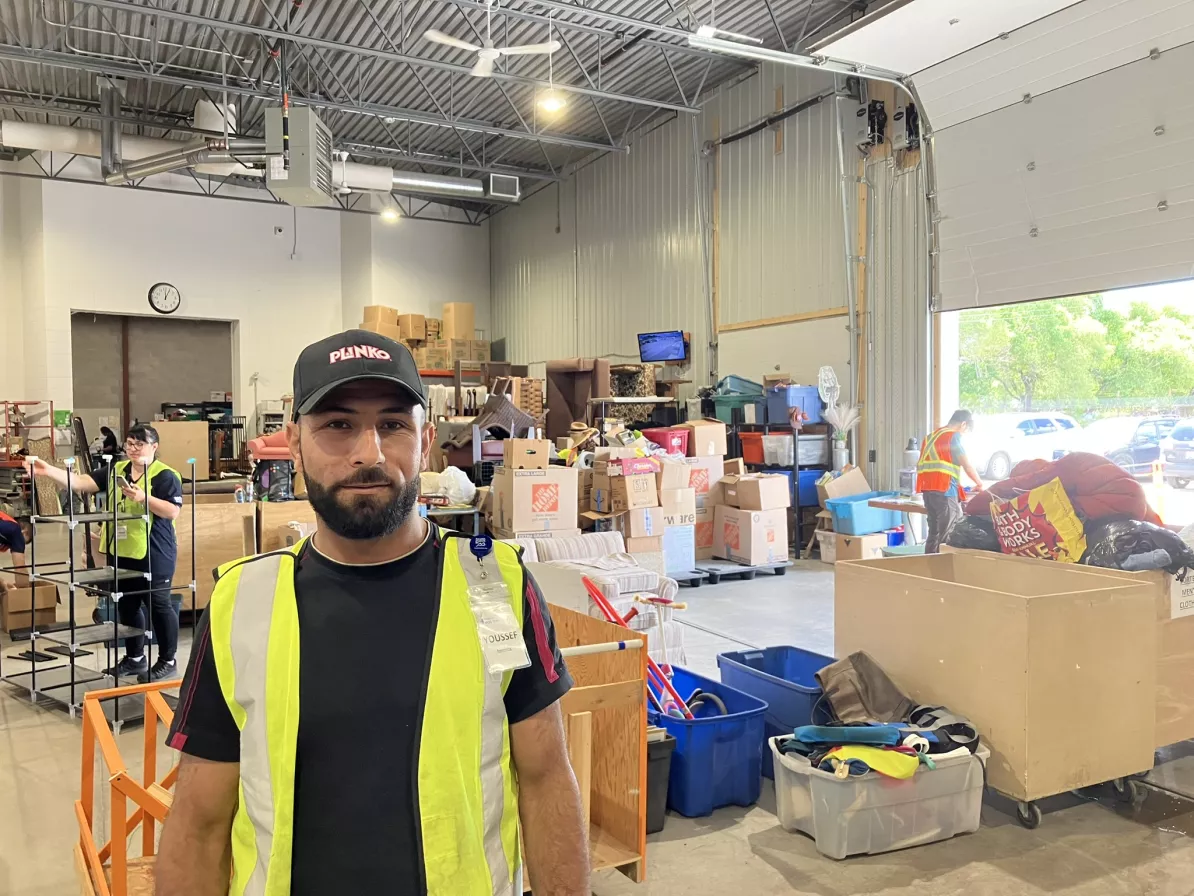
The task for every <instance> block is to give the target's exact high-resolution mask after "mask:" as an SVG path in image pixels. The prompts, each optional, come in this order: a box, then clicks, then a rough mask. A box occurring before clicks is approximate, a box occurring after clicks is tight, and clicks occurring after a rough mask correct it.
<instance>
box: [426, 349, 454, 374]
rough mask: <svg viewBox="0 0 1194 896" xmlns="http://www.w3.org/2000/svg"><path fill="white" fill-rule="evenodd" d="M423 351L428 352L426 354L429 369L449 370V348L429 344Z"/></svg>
mask: <svg viewBox="0 0 1194 896" xmlns="http://www.w3.org/2000/svg"><path fill="white" fill-rule="evenodd" d="M423 351H424V352H426V353H427V354H426V355H425V357H426V359H427V367H426V369H427V370H447V369H448V368H449V366H450V365H449V364H448V361H449V357H448V350H447V349H446V348H440V347H439V346H431V345H428V346H427V348H425V349H423Z"/></svg>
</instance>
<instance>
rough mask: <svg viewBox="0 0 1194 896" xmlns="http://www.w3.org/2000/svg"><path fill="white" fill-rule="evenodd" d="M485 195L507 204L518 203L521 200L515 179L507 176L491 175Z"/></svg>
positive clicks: (518, 185)
mask: <svg viewBox="0 0 1194 896" xmlns="http://www.w3.org/2000/svg"><path fill="white" fill-rule="evenodd" d="M486 195H488V196H489V197H490V198H493V199H503V200H505V201H507V202H518V200H519V199H521V198H522V193H521V191H520V184H519V182H518V178H517V177H512V176H511V175H509V174H491V175H489V183H488V185H487V189H486Z"/></svg>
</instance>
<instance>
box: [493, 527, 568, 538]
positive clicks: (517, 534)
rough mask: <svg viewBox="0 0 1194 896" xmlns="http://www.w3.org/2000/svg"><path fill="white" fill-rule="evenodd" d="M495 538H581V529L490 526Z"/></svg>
mask: <svg viewBox="0 0 1194 896" xmlns="http://www.w3.org/2000/svg"><path fill="white" fill-rule="evenodd" d="M490 532H492V533H493V537H494V538H501V539H503V540H505V541H513V540H514V539H515V538H579V537H580V529H550V530H547V529H526V530H523V531H519V530H516V529H502V528H500V527H497V526H494V527H491V528H490Z"/></svg>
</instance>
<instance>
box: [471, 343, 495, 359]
mask: <svg viewBox="0 0 1194 896" xmlns="http://www.w3.org/2000/svg"><path fill="white" fill-rule="evenodd" d="M468 345H469V351H468V356H469V360H470V361H488V360H490V358H491V357H492V355H491V352H490V350H489V340H488V339H470V340H469V344H468Z"/></svg>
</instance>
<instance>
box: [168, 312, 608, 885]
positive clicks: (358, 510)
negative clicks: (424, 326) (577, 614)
mask: <svg viewBox="0 0 1194 896" xmlns="http://www.w3.org/2000/svg"><path fill="white" fill-rule="evenodd" d="M366 349H372V350H373V351H372V354H366V357H368V358H371V359H373V360H381V361H389V360H390V359H391V358H400V360H401V363H399V364H396V365H394V364H384V363H378V364H375V365H372V366H368V367H363V366H362V365H354V364H352V363H351V362H350V361H345V362H343V363H339V364H338V363H336V359H337V355H338V354H339V353H345V352H348V353H349V354H348V355H341V358H343V357H348V358H351V357H352V355H351V352H352V351H354V350H359V352H360V353H365V352H366ZM378 352H380V353H381V354H384V356H385V357H384V358H380V359H379V357H378ZM329 356H330V357H331V358H332V359H333V361H332V362H331V363H329V361H328V358H329ZM358 357H359V354H358ZM308 366H314V368H315V373H314V374H313V375H311V376H308V375H304V374H305V372H306V371H307V368H308ZM312 376H314V377H316V378H320V379H322V381H323V383H324V385H323V387H322V388H314V389H313V388H312V387H311V385H310V383H309V381H310V379H311V378H312ZM294 394H295V408H296V417H297V420H296V422H294V423H291V424H290V425H289V427H288V432H289V435H290V447H291V452H292V454H293V455H294V457H295V463H296V466H297V467H298V468H299V469H300V470H301V471H302V472H303V474H304V475H305V477H306V482H307V490H308V495H309V497H310V500H311V504H312V506H313V508H314V509H315V511H316V515H317V516H318V519H319V526H318V530H317V531H316V533H315V535H314V536H312V538H310V539H309V540H307V541H305V542H303V543H302V544H301V545H300V546H299V547H298V549H297V556H296V557H295V559H294V561H293V564H292V567H291V565H289V564H288V565H287V566H285V567H280V568H281V569H283V572H282V573H281V575H287V574H288V573H287V572H285V570H286V569H289V568H293V589H294V590H293V599H294V602H295V605H296V608H297V616H298V638H299V645H298V648H297V653H298V655H299V656H300V657H301V661H300V662H298V663H297V669H298V682H297V684H298V694H299V697H298V700H299V705H300V712H299V718H298V731H297V747H296V753H295V759H294V768H293V772H292V774H293V813H292V820H291V821H290V828H289V831H283V830H278V829H275V830H273V832H272V838H273V843H274V844H275V847H274V849H275V850H276V849H277V848H278V847H277V844H278V841H279V839H284V838H286V837H287V836H288V835H289V838H290V839H289V841H288V843H287V846H289V855H290V868H289V869H288V870H289V874H288V875H286V876H287V878H288V880H287V884H286V886H285V888H283V889H278V890H276V891H275V890H274V886H275V884H274V883H269V884H267V886H268V888H269V892H271V893H273V892H279V893H282V892H285V893H290V894H300V896H327V894H331V893H369V894H373V893H376V894H395V896H414V894H419V896H422V894H426V893H428V892H429V882H428V879H427V877H428V875H427V873H426V870H425V861H424V860H425V855H424V849H425V848H426V847H427V846H428V844H427V843H425V842H424V838H423V835H422V831H423V828H424V827H425V824H424V822H425V821H426V819H424V818H422V813H421V811H420V808H421V795H420V788H421V786H422V785H421V781H422V779H421V777H420V775H419V770H420V769H421V767H422V766H421V763H420V752H421V748H425V747H426V746H427V744H426V743H424V742H423V741H422V740H421V736H420V731H421V725H422V722H423V718H424V716H423V713H424V707H425V705H427V704H428V702H429V697H428V693H427V684H426V683H427V681H428V673H427V668H428V664H429V662H430V659H431V655H432V647H433V643H438V640H439V639H440V638H441V637H442V632H438V631H437V626H443V625H445V624H447V623H445V618H447V617H445V616H443V615H442V614H441V610H440V605H441V598H440V589H441V587H442V586H441V577H442V576H443V575H444V572H443V570H444V561H445V559H446V552H449V551H451V552H455V551H457V550H458V546H459V544H460V540H461V538H460V536H457V535H455V534H449V533H444V532H442V531H441V530H439V529H437V528H436V527H434V526H431V525H429V524H428V523H427V521H426V520H424V519H422V518H421V517H420V516H418V514H416V513H415V512H414V507H415V503H416V501H417V498H418V476H419V471H420V469H422V467H423V465H424V464H425V463H426V460H427V454H428V451H429V449H430V445H431V441H432V438H433V435H434V429H433V427H432V426H431V425H429V424H428V423H426V421H425V416H424V415H425V401H426V399H425V395H424V392H423V387H422V382H421V380H420V379H419V377H418V372H417V370H416V369H415V367H414V362H413V359H411V358H410V354H409V352H408V351H407V350H406V349H405V348H404V347H402V346H400V345H398V344H397V343H394V342H392V341H391V340H388V339H385V338H384V337H381V336H378V335H375V334H372V333H364V332H362V331H349V332H348V333H345V334H340V335H339V336H336V337H331V339H329V340H324V342H323V343H317V344H316V345H314V346H310V347H308V349H307V350H305V351H304V352H303V354H302V356H301V357H300V360H299V364H298V365H297V366H296V370H295V392H294ZM502 547H505V546H502ZM268 559H269V555H266V556H265V557H258V558H250V559H248V560H246V561H240V562H239V563H238V564H237V565H240V564H244V566H243V568H244V569H245V570H246V572H245V573H243V574H242V576H243V575H248V573H247V569H248V567H249V565H252V564H255V563H257V564H259V563H261V562H264V561H266V560H268ZM519 566H520V567H521V563H520V564H519ZM233 573H234V570H233V569H230V568H225V569H224V573H223V575H225V576H230V575H232V574H233ZM521 575H522V587H521V589H520V593H519V594H517V595H515V598H516V599H520V600H521V603H522V619H523V625H522V637H523V640H524V641H525V644H526V648H527V651H526V652H527V654H528V655H529V658H530V665H529V666H526V667H524V668H519V669H516V670H515V671H513V672H512V673H510V678H509V684H508V687H507V688H506V690H505V693H504V695H503V703H504V708H505V716H506V723H507V724H508V743H509V754H508V756H509V758H508V759H507V760H504V761H508V762H509V763H510V765H511V766H512V769H511V770H512V771H513V770H516V771H517V781H518V785H519V796H518V804H517V806H518V817H519V818H520V820H521V822H522V833H523V838H524V843H525V854H526V858H527V863H528V865H529V873H530V877H531V879H532V880H533V883H534V887H535V892H536V893H542V894H545V896H552V894H556V896H581V894H586V896H587V894H588V893H589V892H590V890H589V870H588V843H587V838H586V836H585V834H584V822H583V818H582V815H581V810H580V796H579V793H578V791H577V786H576V781H575V778H574V776H573V774H572V770H571V766H570V764H569V761H568V756H567V751H566V748H565V745H564V738H563V726H562V721H561V715H560V709H559V706H558V701H559V699H560V697H561V696H562V695H563V694H564V693H565V692H567V690H568V689H569V687H571V684H572V680H571V678H570V676H569V674H568V670H567V668H566V666H565V664H564V660H563V658H562V657H561V655H560V652H559V650H558V649H557V647H556V642H555V634H554V629H553V626H552V623H551V617H550V615H549V613H548V609H547V605H546V603H545V602H544V600H543V596H542V594H541V593H540V592H539V589H538V587H537V586H536V584H535V582H534V581H533V579H532V578H531V576H530V575H529V574H528V573H527V572H526V570H525V569H522V570H521ZM240 581H242V582H243V577H242V578H241V580H240ZM267 587H268V586H267ZM276 587H285V586H283V585H279V586H276ZM256 596H257V593H256V592H255V593H253V594H245V595H240V594H239V592H238V593H237V595H236V600H237V603H236V604H235V606H236V610H235V611H234V612H239V607H240V603H239V602H240V601H241V600H250V599H253V598H254V597H256ZM222 599H225V598H224V596H223V594H222V593H221V588H220V584H217V588H216V593H215V594H214V595H213V598H212V604H211V607H209V609H208V611H207V613H205V615H204V618H203V620H202V621H201V622H200V627H199V629H198V631H197V634H196V639H195V642H194V645H195V646H194V648H193V651H192V654H191V660H190V664H189V665H188V668H187V671H186V676H185V678H184V680H183V686H182V692H181V694H180V703H179V708H178V711H177V713H176V714H175V717H174V722H173V724H172V726H171V730H170V732H169V735H168V737H167V741H166V742H167V744H168V745H169V746H171V747H174V748H175V749H178V750H180V751H181V752H182V754H183V756H182V760H181V765H180V770H179V779H178V785H177V788H176V791H175V796H174V801H173V807H172V809H171V812H170V816H169V819H168V821H167V823H166V826H165V829H164V831H163V834H162V839H161V846H160V850H159V856H158V859H157V863H156V875H157V878H156V884H157V892H159V893H169V894H171V896H190V894H194V896H199V894H208V893H213V894H214V893H225V892H226V891H227V886H228V878H229V868H230V864H231V853H232V846H231V844H230V839H231V824H232V819H233V817H234V815H235V814H236V813H237V811H238V793H249V792H251V791H254V792H260V791H261V790H262V784H263V782H261V781H258V780H256V779H250V778H244V779H242V776H243V775H249V774H251V772H249V771H248V770H247V769H249V768H250V766H248V765H246V760H245V757H244V754H243V750H244V749H245V745H244V733H243V732H244V731H245V728H246V726H247V725H248V724H249V723H248V722H246V721H245V720H244V718H243V717H242V719H241V722H240V724H239V725H238V722H237V719H236V718H234V716H233V713H232V710H231V707H230V703H229V699H228V696H227V695H226V693H225V692H224V690H223V688H222V686H221V685H222V684H223V685H227V684H228V682H227V681H223V682H222V681H221V674H222V673H221V669H220V667H219V666H218V664H217V659H216V651H217V647H216V644H217V643H220V642H219V640H218V639H219V638H220V637H225V638H226V637H227V635H226V634H224V635H218V634H216V633H215V632H213V629H212V623H211V620H210V618H209V617H210V615H211V613H212V612H214V608H216V607H217V605H218V604H219V602H220V601H221V600H222ZM234 619H235V616H234ZM468 625H469V633H468V637H469V638H477V637H478V634H477V632H476V631H475V630H474V623H473V622H472V621H471V620H470V621H469V623H468ZM268 637H269V640H268V643H269V645H270V649H271V651H272V649H273V645H274V640H273V638H274V636H273V634H272V633H270V634H269V636H268ZM263 649H264V645H263ZM236 674H237V676H238V677H237V679H236V682H237V684H236V687H237V690H238V691H239V690H240V689H241V688H242V684H241V678H240V677H239V676H240V674H241V673H240V672H239V671H238V672H237V673H236ZM267 674H269V673H267ZM420 683H422V685H421V684H420ZM471 684H472V683H471V682H460V683H459V684H458V685H455V686H471ZM251 711H257V712H264V710H262V709H259V708H258V709H256V710H251ZM268 718H269V716H268V715H267V719H268ZM500 742H501V741H500V740H499V743H500ZM440 746H441V750H440V752H442V753H444V754H446V755H451V754H452V753H454V752H456V751H459V750H460V749H461V746H462V745H460V744H457V743H444V744H441V745H440ZM274 749H276V747H274V746H273V745H271V754H272V752H273V750H274ZM463 752H464V754H468V753H470V748H467V747H466V748H465V749H464V751H463ZM271 762H272V758H271ZM288 783H289V782H288ZM271 786H272V787H273V788H277V787H278V784H277V783H276V782H274V783H273V784H272V785H271ZM274 792H275V793H276V790H275V791H274ZM460 812H461V817H460V818H458V819H457V821H456V823H457V824H458V825H460V824H463V825H464V826H465V827H466V828H468V829H471V828H473V826H475V827H476V828H478V829H479V828H481V826H482V823H483V820H482V819H481V818H473V817H469V816H468V815H467V810H466V809H464V808H462V809H460ZM438 845H439V846H440V848H441V849H442V844H438ZM238 855H239V853H238ZM269 869H270V873H271V874H273V873H274V871H275V869H274V868H273V863H272V862H271V863H270V866H269ZM441 871H442V869H441ZM516 880H517V878H516ZM449 891H450V893H451V896H479V891H477V890H476V888H475V887H474V888H465V887H463V886H460V887H457V886H450V887H449ZM434 892H435V893H436V894H437V896H438V894H440V893H443V892H444V890H443V887H442V886H441V887H439V888H437V889H436V890H435V891H434ZM484 892H485V894H486V896H492V894H493V893H506V892H507V891H506V890H505V889H500V888H498V886H497V884H495V888H494V889H493V890H491V889H490V888H489V887H488V885H487V886H486V887H485V891H484Z"/></svg>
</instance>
